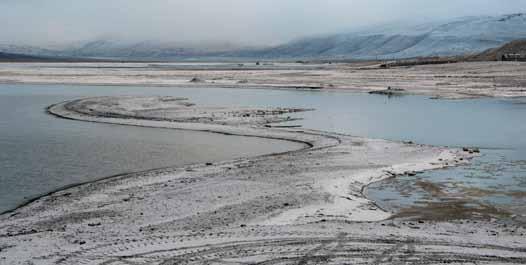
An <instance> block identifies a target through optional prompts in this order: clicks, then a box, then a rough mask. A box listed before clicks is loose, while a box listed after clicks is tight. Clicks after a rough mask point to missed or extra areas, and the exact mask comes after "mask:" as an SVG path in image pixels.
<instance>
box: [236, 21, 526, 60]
mask: <svg viewBox="0 0 526 265" xmlns="http://www.w3.org/2000/svg"><path fill="white" fill-rule="evenodd" d="M522 38H526V14H513V15H503V16H497V17H491V16H483V17H465V18H459V19H454V20H452V21H446V22H436V23H427V24H419V25H407V24H405V25H389V26H384V27H377V28H369V29H364V30H360V31H357V32H352V33H343V34H334V35H329V36H321V37H311V38H305V39H301V40H298V41H294V42H291V43H287V44H284V45H281V46H278V47H273V48H269V49H263V50H257V51H254V50H252V51H241V52H237V53H231V54H230V56H240V57H264V58H299V57H306V58H324V57H326V58H339V57H341V58H359V59H372V58H376V57H378V58H408V57H417V56H434V55H460V54H473V53H478V52H481V51H484V50H486V49H489V48H494V47H497V46H500V45H502V44H504V43H507V42H509V41H512V40H516V39H522Z"/></svg>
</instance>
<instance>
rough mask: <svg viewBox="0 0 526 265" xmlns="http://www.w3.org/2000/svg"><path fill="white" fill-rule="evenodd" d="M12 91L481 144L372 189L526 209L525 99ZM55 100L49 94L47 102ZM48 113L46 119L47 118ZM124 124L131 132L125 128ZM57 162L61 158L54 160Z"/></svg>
mask: <svg viewBox="0 0 526 265" xmlns="http://www.w3.org/2000/svg"><path fill="white" fill-rule="evenodd" d="M6 91H7V92H6ZM14 91H16V95H17V96H19V97H20V96H23V95H29V96H31V95H40V96H46V95H50V96H52V97H55V98H53V100H54V101H59V100H62V99H71V98H78V97H85V96H101V95H170V96H183V97H188V98H190V99H191V101H193V102H195V103H198V104H204V105H219V106H224V105H232V106H261V107H265V106H272V107H301V108H315V109H316V110H315V111H312V112H306V113H298V114H294V115H295V116H298V117H303V118H305V119H304V120H302V121H295V122H293V124H300V125H303V126H304V127H308V128H313V129H320V130H326V131H334V132H340V133H347V134H352V135H358V136H366V137H371V138H382V139H390V140H411V141H414V142H417V143H423V144H433V145H447V146H478V147H480V148H482V156H481V157H480V158H477V159H475V160H474V163H473V164H471V165H469V166H465V167H459V168H454V169H448V170H438V171H431V172H426V173H423V174H419V175H418V176H416V177H409V176H406V177H400V178H396V179H393V180H391V181H387V182H380V183H377V184H374V185H372V186H371V187H370V188H369V189H368V194H369V196H370V197H371V198H372V199H374V200H376V201H377V202H378V203H379V204H380V205H381V206H382V207H385V208H388V209H391V210H399V209H401V208H407V207H412V206H415V205H425V204H427V203H429V202H432V201H435V200H437V198H438V197H437V196H435V195H436V194H432V193H431V192H430V191H429V189H427V190H426V189H424V188H422V187H428V186H425V185H422V183H426V182H429V183H432V184H436V185H438V187H440V188H441V189H443V192H444V193H445V194H446V195H444V198H445V199H447V200H458V201H461V202H464V201H465V200H466V199H468V201H469V202H470V205H475V207H477V204H489V205H490V206H495V207H503V208H505V209H507V210H513V211H517V212H518V213H526V206H525V205H526V204H525V203H524V202H525V201H524V196H522V192H525V191H526V185H525V182H526V173H525V168H524V167H525V166H524V165H525V164H526V162H525V161H526V137H524V135H526V123H525V122H524V117H526V104H525V102H526V101H525V100H523V99H513V100H502V99H475V100H433V99H429V98H427V97H425V96H404V97H392V98H388V97H385V96H381V95H368V94H361V93H349V92H324V91H290V90H268V89H265V90H263V89H227V88H174V87H129V86H128V87H125V86H122V87H118V86H113V87H112V86H78V85H63V86H55V85H38V86H31V85H3V86H2V89H0V95H2V94H6V93H7V94H9V93H11V94H12V93H15V92H14ZM54 95H61V96H60V97H57V96H54ZM2 97H3V96H2ZM53 100H51V98H49V102H52V101H53ZM47 102H48V101H46V104H47ZM44 105H45V104H44V103H42V104H40V106H39V107H37V108H36V109H33V110H30V111H31V113H33V112H35V111H36V112H39V111H40V112H41V108H42V107H43V106H44ZM28 111H29V110H28ZM49 119H50V118H49V117H47V118H46V119H44V120H45V122H50V121H49ZM45 122H44V123H45ZM76 126H88V125H85V124H84V125H80V124H79V125H76ZM58 130H62V128H59V129H58ZM122 130H123V131H128V128H126V129H122ZM67 134H71V132H67ZM106 134H109V135H111V134H112V133H110V132H104V133H101V134H100V137H99V139H102V137H103V136H104V135H106ZM115 134H117V135H118V134H119V133H115ZM26 137H27V136H25V137H24V139H25V138H26ZM138 138H140V137H138ZM93 141H95V140H93ZM101 141H104V140H101ZM108 141H109V140H108ZM61 150H67V147H64V149H62V148H57V152H61ZM236 151H237V150H236ZM0 152H2V151H0ZM114 155H116V154H114ZM121 155H122V154H121ZM4 156H5V153H4ZM118 156H119V155H117V157H118ZM159 157H160V156H159ZM56 165H61V164H60V163H58V162H56ZM102 175H108V174H102ZM408 191H409V192H408ZM438 199H440V198H438ZM471 202H475V203H471Z"/></svg>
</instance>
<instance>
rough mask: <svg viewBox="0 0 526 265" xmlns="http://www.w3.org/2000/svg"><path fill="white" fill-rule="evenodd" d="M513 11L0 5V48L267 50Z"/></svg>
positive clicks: (58, 0) (339, 0) (407, 6)
mask: <svg viewBox="0 0 526 265" xmlns="http://www.w3.org/2000/svg"><path fill="white" fill-rule="evenodd" d="M514 12H515V13H517V12H526V0H0V25H1V28H0V43H16V44H30V45H49V44H60V43H70V42H78V41H86V40H93V39H98V38H106V37H112V38H115V39H124V40H131V41H135V40H162V41H167V42H204V41H229V42H232V43H236V44H237V43H242V44H248V45H254V44H259V45H270V44H277V43H281V42H285V41H288V40H291V39H295V38H298V37H301V36H306V35H317V34H324V33H333V32H338V31H347V30H353V29H356V28H359V27H361V26H367V25H375V24H381V23H386V22H390V21H399V20H412V19H416V20H420V21H426V20H435V19H444V18H452V17H460V16H471V15H499V14H507V13H514Z"/></svg>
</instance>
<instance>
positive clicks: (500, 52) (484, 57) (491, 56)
mask: <svg viewBox="0 0 526 265" xmlns="http://www.w3.org/2000/svg"><path fill="white" fill-rule="evenodd" d="M506 54H519V55H522V56H526V40H516V41H512V42H509V43H506V44H504V45H503V46H500V47H498V48H493V49H489V50H486V51H484V52H482V53H480V54H478V55H476V56H474V57H472V58H470V59H473V60H480V61H500V60H502V56H505V55H506Z"/></svg>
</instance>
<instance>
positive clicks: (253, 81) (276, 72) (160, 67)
mask: <svg viewBox="0 0 526 265" xmlns="http://www.w3.org/2000/svg"><path fill="white" fill-rule="evenodd" d="M0 82H3V83H34V84H90V85H141V86H185V87H188V86H199V87H203V86H211V87H240V88H272V89H304V90H322V91H323V90H344V91H359V92H373V93H385V94H387V95H390V94H394V95H400V94H406V93H412V94H422V95H429V96H431V97H437V98H474V97H519V96H526V90H525V89H524V87H526V63H524V62H459V63H449V64H438V65H414V66H399V67H388V68H383V67H382V63H380V62H357V63H333V64H332V63H331V64H329V63H270V62H269V63H262V64H260V65H256V64H255V63H246V62H244V63H239V64H238V63H210V64H207V63H1V64H0ZM388 88H391V89H390V90H389V91H386V90H387V89H388Z"/></svg>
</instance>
